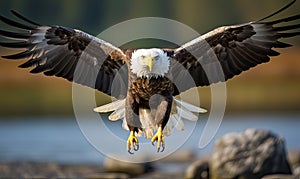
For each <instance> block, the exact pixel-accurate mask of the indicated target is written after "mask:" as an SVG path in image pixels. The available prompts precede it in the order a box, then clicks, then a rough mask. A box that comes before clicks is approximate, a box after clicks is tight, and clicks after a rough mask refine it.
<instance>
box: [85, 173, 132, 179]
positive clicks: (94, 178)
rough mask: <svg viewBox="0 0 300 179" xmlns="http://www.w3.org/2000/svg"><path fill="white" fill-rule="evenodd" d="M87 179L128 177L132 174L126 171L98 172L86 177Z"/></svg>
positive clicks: (119, 178) (125, 178)
mask: <svg viewBox="0 0 300 179" xmlns="http://www.w3.org/2000/svg"><path fill="white" fill-rule="evenodd" d="M85 178H86V179H127V178H130V176H129V175H128V174H126V173H98V174H93V175H89V176H87V177H85Z"/></svg>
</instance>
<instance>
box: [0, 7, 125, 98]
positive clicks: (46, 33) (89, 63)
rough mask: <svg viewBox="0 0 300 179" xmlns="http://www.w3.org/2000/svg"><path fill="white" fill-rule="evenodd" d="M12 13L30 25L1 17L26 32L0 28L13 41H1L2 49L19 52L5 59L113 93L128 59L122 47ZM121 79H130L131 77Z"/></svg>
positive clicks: (35, 70)
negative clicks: (17, 61) (112, 88)
mask: <svg viewBox="0 0 300 179" xmlns="http://www.w3.org/2000/svg"><path fill="white" fill-rule="evenodd" d="M12 13H13V14H14V15H15V16H16V17H18V18H19V19H21V20H23V21H24V22H27V23H26V24H25V23H24V22H23V23H19V22H16V21H13V20H10V19H8V18H5V17H3V16H0V20H1V21H2V22H4V23H6V24H8V25H9V26H12V27H13V28H17V29H21V30H23V32H12V31H5V30H1V29H0V36H2V37H4V38H6V39H10V41H6V42H3V41H2V42H0V46H2V47H7V48H12V49H16V50H19V51H18V53H16V54H12V55H6V56H2V57H3V58H6V59H11V60H27V61H26V62H25V63H23V64H22V65H20V66H19V67H21V68H29V67H32V68H33V69H32V70H31V71H30V72H31V73H41V72H43V73H44V74H45V75H47V76H57V77H62V78H65V79H67V80H69V81H74V82H76V83H79V84H82V85H86V86H89V87H92V88H95V89H98V90H99V91H101V92H104V93H106V94H108V95H111V94H112V91H111V86H112V83H113V80H114V77H115V76H116V74H117V73H118V72H119V71H120V69H121V67H122V66H123V65H124V64H125V61H126V60H127V59H126V55H125V54H124V53H123V52H122V51H121V50H120V49H119V48H117V47H115V46H113V45H111V44H109V43H108V42H105V41H103V40H100V39H98V38H96V37H94V36H91V35H89V34H87V33H84V32H82V31H80V30H77V29H71V28H67V27H62V26H44V25H39V24H37V23H35V22H32V21H30V20H28V19H26V18H25V17H23V16H21V15H20V14H18V13H16V12H15V11H12ZM12 40H13V41H12ZM20 51H21V52H20ZM124 69H127V68H124ZM125 71H126V70H125ZM123 73H124V70H123ZM121 76H123V77H124V78H127V74H126V75H121ZM119 80H120V79H119ZM125 80H126V79H125ZM125 80H124V81H125ZM120 82H122V80H121V81H120ZM122 95H124V94H122ZM115 97H117V96H115Z"/></svg>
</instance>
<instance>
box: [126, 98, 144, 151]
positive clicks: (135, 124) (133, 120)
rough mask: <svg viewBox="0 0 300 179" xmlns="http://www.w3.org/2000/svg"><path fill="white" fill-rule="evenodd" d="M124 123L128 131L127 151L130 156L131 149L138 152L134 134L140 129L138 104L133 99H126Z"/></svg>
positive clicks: (137, 142)
mask: <svg viewBox="0 0 300 179" xmlns="http://www.w3.org/2000/svg"><path fill="white" fill-rule="evenodd" d="M125 116H126V122H127V125H128V128H129V130H130V134H129V137H128V139H127V151H128V153H130V154H133V152H132V151H131V149H133V150H135V151H138V150H139V141H138V139H137V137H136V136H135V133H137V132H138V130H139V128H140V127H141V123H140V121H139V104H138V103H137V102H136V101H135V100H134V99H133V98H128V99H126V113H125Z"/></svg>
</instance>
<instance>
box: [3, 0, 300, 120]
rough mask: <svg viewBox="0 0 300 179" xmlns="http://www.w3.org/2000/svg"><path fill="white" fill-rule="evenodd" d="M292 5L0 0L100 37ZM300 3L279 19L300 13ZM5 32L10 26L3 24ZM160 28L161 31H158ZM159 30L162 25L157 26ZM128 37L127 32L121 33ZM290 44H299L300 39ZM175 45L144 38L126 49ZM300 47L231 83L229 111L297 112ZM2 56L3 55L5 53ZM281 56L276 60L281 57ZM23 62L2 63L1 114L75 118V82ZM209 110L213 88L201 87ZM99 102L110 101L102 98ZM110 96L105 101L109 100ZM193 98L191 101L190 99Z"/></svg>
mask: <svg viewBox="0 0 300 179" xmlns="http://www.w3.org/2000/svg"><path fill="white" fill-rule="evenodd" d="M288 2H290V1H279V0H277V1H275V0H264V1H261V0H226V1H220V0H185V1H183V0H163V1H161V0H151V1H142V0H127V1H119V0H44V1H42V0H1V1H0V13H1V15H4V16H6V17H11V14H10V12H9V10H11V9H13V10H16V11H18V12H20V13H21V14H23V15H24V16H26V17H28V18H29V19H32V20H33V21H36V22H38V23H41V24H50V25H53V24H56V25H62V26H67V27H72V28H77V29H81V30H83V31H85V32H88V33H90V34H92V35H97V34H99V33H100V32H102V31H103V30H105V29H106V28H108V27H110V26H112V25H115V24H117V23H119V22H122V21H125V20H129V19H132V18H138V17H149V16H154V17H164V18H169V19H173V20H176V21H179V22H181V23H184V24H186V25H188V26H190V27H191V28H193V29H195V30H196V31H197V32H199V33H200V34H203V33H206V32H207V31H209V30H211V29H213V28H215V27H218V26H222V25H230V24H238V23H244V22H249V21H253V20H257V19H260V18H262V17H265V16H267V15H269V14H271V13H272V12H274V11H276V10H278V9H279V8H281V7H282V6H284V5H285V4H286V3H288ZM299 9H300V3H299V2H296V4H295V5H294V6H293V7H291V8H290V9H289V10H288V11H286V12H283V13H281V14H280V15H278V16H276V18H280V17H284V16H288V15H294V14H297V13H299ZM0 26H1V27H3V28H8V27H7V26H4V25H3V24H0ZM154 28H156V27H154ZM157 28H159V27H157ZM120 35H126V34H120ZM288 42H290V43H293V44H295V45H300V38H292V39H291V40H288ZM151 46H174V44H170V43H167V42H163V41H156V40H144V41H141V42H138V43H129V44H127V45H126V47H132V48H140V47H151ZM299 51H300V48H297V47H293V48H291V49H290V50H282V51H281V52H283V55H281V56H280V57H278V60H277V59H276V60H273V62H272V63H270V64H267V65H262V66H259V67H257V68H255V69H254V70H250V71H249V72H246V73H244V74H242V75H241V76H239V77H237V78H235V79H233V80H230V81H229V82H228V83H227V91H228V101H227V109H228V111H229V112H237V111H238V112H240V111H244V112H251V111H262V112H265V111H271V112H273V111H296V112H299V109H300V107H299V106H300V93H299V91H300V83H299V82H300V72H299V71H300V70H299V68H300V63H299V59H300V52H299ZM0 53H4V52H3V49H2V51H1V49H0ZM276 58H277V57H276ZM18 64H20V62H8V61H6V60H3V59H0V99H1V100H0V116H4V115H71V114H72V89H71V84H70V83H69V82H67V81H66V80H63V79H57V78H50V77H44V76H43V75H32V74H28V71H29V70H26V69H25V70H24V69H17V68H16V66H17V65H18ZM199 91H200V92H201V94H200V96H201V102H202V104H203V105H204V107H205V108H208V109H209V105H210V95H209V94H210V93H209V88H201V89H199ZM97 98H98V101H99V104H100V103H105V102H107V101H108V100H109V98H108V97H103V96H102V95H97ZM104 98H105V99H104ZM191 100H192V99H191Z"/></svg>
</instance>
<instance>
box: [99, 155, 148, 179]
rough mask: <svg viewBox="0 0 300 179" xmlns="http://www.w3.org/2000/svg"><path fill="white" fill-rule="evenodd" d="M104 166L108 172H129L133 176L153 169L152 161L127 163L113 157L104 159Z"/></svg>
mask: <svg viewBox="0 0 300 179" xmlns="http://www.w3.org/2000/svg"><path fill="white" fill-rule="evenodd" d="M103 168H104V170H105V171H106V172H117V173H127V174H129V175H131V176H137V175H141V174H144V173H146V172H149V171H152V170H153V166H152V164H151V163H127V162H122V161H118V160H114V159H111V158H106V159H105V160H104V162H103Z"/></svg>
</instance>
